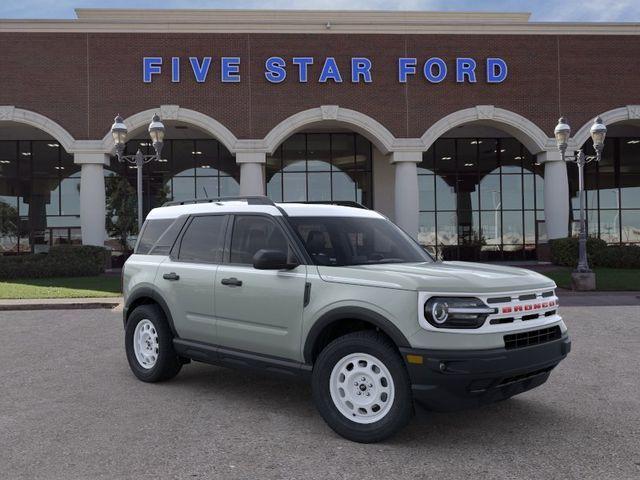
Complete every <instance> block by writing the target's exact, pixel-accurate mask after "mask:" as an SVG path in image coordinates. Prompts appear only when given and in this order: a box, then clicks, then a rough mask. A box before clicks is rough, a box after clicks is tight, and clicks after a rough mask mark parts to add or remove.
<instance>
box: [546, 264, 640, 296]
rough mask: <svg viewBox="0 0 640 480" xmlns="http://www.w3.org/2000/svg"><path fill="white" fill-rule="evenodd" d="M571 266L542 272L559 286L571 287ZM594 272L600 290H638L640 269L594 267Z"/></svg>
mask: <svg viewBox="0 0 640 480" xmlns="http://www.w3.org/2000/svg"><path fill="white" fill-rule="evenodd" d="M572 271H573V268H570V267H565V268H561V267H558V269H557V270H551V271H548V272H543V274H544V275H546V276H547V277H549V278H551V279H553V281H555V282H556V284H557V285H558V286H559V287H561V288H571V272H572ZM593 271H594V272H596V290H601V291H624V290H627V291H640V270H638V269H633V268H594V269H593Z"/></svg>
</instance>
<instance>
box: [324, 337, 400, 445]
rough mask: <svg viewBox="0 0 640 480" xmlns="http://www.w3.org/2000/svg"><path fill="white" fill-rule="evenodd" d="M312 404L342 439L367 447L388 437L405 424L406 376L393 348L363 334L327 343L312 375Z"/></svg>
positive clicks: (383, 339) (386, 343) (381, 339)
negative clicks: (363, 444) (366, 444)
mask: <svg viewBox="0 0 640 480" xmlns="http://www.w3.org/2000/svg"><path fill="white" fill-rule="evenodd" d="M312 385H313V399H314V402H315V404H316V407H317V408H318V411H319V412H320V414H321V415H322V417H323V418H324V420H325V421H326V422H327V423H328V424H329V426H330V427H331V428H332V429H333V430H335V431H336V432H337V433H338V434H340V435H342V436H343V437H345V438H347V439H349V440H353V441H356V442H362V443H371V442H378V441H381V440H384V439H385V438H388V437H390V436H391V435H393V434H394V433H396V432H397V431H398V430H400V429H401V428H402V427H404V426H405V425H406V424H407V423H408V422H409V420H410V419H411V416H412V413H413V402H412V397H411V387H410V383H409V376H408V374H407V371H406V368H405V366H404V364H403V362H402V358H401V357H400V355H399V354H398V352H397V350H396V348H395V346H394V345H393V344H392V343H391V342H390V341H389V340H388V339H387V338H386V337H385V336H384V335H382V334H379V333H376V332H372V331H363V332H355V333H351V334H348V335H345V336H343V337H340V338H338V339H336V340H334V341H333V342H331V343H330V344H329V345H328V346H327V347H326V348H325V349H324V350H322V352H321V353H320V355H319V356H318V360H317V361H316V364H315V366H314V369H313V380H312Z"/></svg>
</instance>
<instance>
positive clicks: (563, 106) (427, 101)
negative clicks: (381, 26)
mask: <svg viewBox="0 0 640 480" xmlns="http://www.w3.org/2000/svg"><path fill="white" fill-rule="evenodd" d="M0 45H2V53H1V54H0V85H1V87H2V88H0V105H15V106H16V107H19V108H23V109H26V110H32V111H35V112H38V113H40V114H42V115H44V116H46V117H48V118H50V119H52V120H54V121H56V122H58V123H59V124H60V125H62V126H63V127H64V128H65V129H67V130H68V131H69V133H71V135H73V136H74V138H75V139H77V140H82V139H99V138H102V137H103V136H104V135H105V134H106V133H107V131H108V128H109V126H110V125H111V123H112V121H113V116H114V114H115V113H120V114H122V115H123V116H125V117H127V116H130V115H133V114H134V113H136V112H140V111H143V110H147V109H149V108H154V107H157V106H159V105H162V104H178V105H180V106H181V107H186V108H189V109H192V110H195V111H198V112H202V113H204V114H206V115H209V116H211V117H213V118H215V119H216V120H218V121H220V122H221V123H222V124H224V125H225V126H226V127H227V128H229V129H230V130H231V131H232V132H233V133H234V134H235V135H236V137H238V138H240V139H245V138H262V137H264V136H265V135H266V134H267V133H268V132H269V130H270V129H271V128H273V127H274V126H275V125H276V124H278V123H279V122H280V121H282V120H283V119H285V118H287V117H288V116H290V115H292V114H294V113H296V112H299V111H302V110H305V109H308V108H312V107H317V106H319V105H340V106H341V107H346V108H350V109H353V110H356V111H359V112H362V113H364V114H367V115H369V116H371V117H373V118H374V119H376V120H377V121H379V122H380V123H381V124H383V125H384V126H385V127H386V128H387V129H389V130H390V131H391V133H393V135H394V136H396V137H399V138H402V137H409V138H415V137H419V136H421V135H422V134H423V133H424V132H425V131H426V130H427V129H428V128H429V127H430V126H431V125H432V124H433V123H434V122H436V121H437V120H439V119H440V118H442V117H444V116H445V115H447V114H449V113H452V112H454V111H457V110H460V109H463V108H468V107H473V106H475V105H483V104H491V105H495V106H496V107H501V108H504V109H506V110H510V111H513V112H515V113H518V114H520V115H522V116H524V117H526V118H528V119H529V120H531V121H532V122H534V123H535V124H536V125H538V126H539V127H540V128H542V129H543V130H544V131H545V132H546V133H547V134H548V135H549V136H552V133H553V127H554V125H555V123H556V121H557V118H558V116H559V115H560V114H563V115H566V116H568V118H569V119H570V121H571V124H572V125H573V126H574V128H576V129H577V128H579V126H581V125H583V124H584V123H585V122H587V121H589V119H590V118H591V117H593V116H594V115H595V114H597V113H600V112H604V111H607V110H610V109H613V108H616V107H621V106H624V105H629V104H638V103H640V90H639V89H638V86H637V85H638V83H637V79H638V78H639V76H640V75H639V74H640V65H639V64H638V63H637V62H635V61H634V60H633V59H635V58H637V57H638V54H640V40H639V39H638V37H636V36H622V35H621V36H615V35H600V36H598V35H589V36H587V35H450V34H441V35H434V34H423V35H417V34H384V35H375V34H349V35H346V34H331V35H322V34H275V33H274V34H262V33H250V34H241V33H233V34H222V33H220V34H218V33H215V34H212V33H202V34H196V33H188V34H187V33H162V34H160V33H158V34H150V33H144V34H132V33H120V34H117V33H28V32H3V33H0ZM271 55H278V56H282V57H283V58H285V59H286V60H288V61H290V59H291V57H293V56H312V57H314V58H315V62H316V63H315V64H314V65H313V66H312V67H310V70H309V73H310V77H309V81H308V83H306V84H300V83H298V81H297V78H296V75H294V74H295V73H296V71H294V70H293V69H292V68H291V67H292V66H289V68H288V77H287V79H286V80H285V81H284V82H283V83H281V84H272V83H269V82H268V81H267V80H266V79H265V77H264V61H265V60H266V58H268V57H269V56H271ZM144 56H162V57H164V58H165V66H164V71H163V74H162V75H161V76H158V77H155V78H154V80H153V82H152V83H150V84H145V83H143V82H142V58H143V57H144ZM172 56H179V57H181V58H182V60H183V63H182V81H181V82H180V83H172V82H171V78H170V75H169V65H168V61H169V59H170V57H172ZM189 56H196V57H203V56H212V57H213V61H212V66H211V70H210V72H209V77H208V79H207V81H206V82H205V83H200V84H198V83H196V81H195V80H194V78H193V75H192V74H191V71H190V68H189V65H188V60H187V57H189ZM221 56H239V57H241V59H242V63H241V66H240V74H241V77H242V81H241V82H240V83H221V82H220V80H219V76H220V64H219V59H220V57H221ZM327 56H334V57H336V60H337V62H338V64H339V66H340V68H341V71H342V74H343V77H344V82H343V83H341V84H335V83H333V82H331V81H329V82H328V83H326V84H321V83H318V82H317V76H318V74H319V70H320V65H319V63H320V62H321V61H323V60H324V58H325V57H327ZM354 56H364V57H368V58H370V59H371V60H372V62H373V69H372V72H373V77H374V78H373V82H372V83H370V84H365V83H357V84H353V83H351V81H350V79H349V77H348V72H349V68H348V63H349V59H350V58H351V57H354ZM432 56H439V57H442V58H443V59H445V60H446V61H447V64H448V66H449V70H450V72H449V76H448V77H447V78H446V79H445V80H444V81H443V82H442V83H440V84H437V85H434V84H429V83H428V82H427V81H426V80H425V79H424V78H423V77H422V76H421V75H420V74H417V75H415V76H414V77H413V78H410V80H409V82H408V83H407V84H401V83H399V82H398V80H397V59H398V57H416V58H418V73H420V68H421V63H422V62H424V60H426V59H427V58H429V57H432ZM461 56H464V57H473V58H475V59H477V60H478V64H479V65H478V66H479V69H478V73H479V78H478V82H477V83H476V84H468V83H465V84H457V83H456V81H455V75H454V72H453V71H452V70H453V62H454V61H455V58H456V57H461ZM490 56H491V57H501V58H504V59H505V60H506V62H507V63H508V66H509V76H508V78H507V79H506V81H505V82H503V83H500V84H487V83H486V82H484V80H483V79H482V75H483V72H484V70H483V65H482V62H484V60H485V58H486V57H490Z"/></svg>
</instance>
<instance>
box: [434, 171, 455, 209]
mask: <svg viewBox="0 0 640 480" xmlns="http://www.w3.org/2000/svg"><path fill="white" fill-rule="evenodd" d="M447 180H452V181H455V177H447V178H446V179H445V178H443V177H441V176H440V175H438V176H436V205H437V207H438V210H455V209H456V192H455V189H454V186H453V185H455V183H454V184H453V185H452V184H449V183H448V182H447Z"/></svg>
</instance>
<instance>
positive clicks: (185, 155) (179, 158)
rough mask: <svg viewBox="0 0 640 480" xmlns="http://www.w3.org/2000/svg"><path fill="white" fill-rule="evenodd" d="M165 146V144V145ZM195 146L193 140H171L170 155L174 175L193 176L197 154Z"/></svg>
mask: <svg viewBox="0 0 640 480" xmlns="http://www.w3.org/2000/svg"><path fill="white" fill-rule="evenodd" d="M165 148H166V146H165ZM198 151H199V150H196V146H195V144H194V142H193V140H173V141H172V142H171V157H172V160H173V164H172V171H173V172H174V175H175V176H178V177H183V176H191V177H192V176H194V175H195V168H194V167H195V160H194V158H195V157H196V156H198V158H199V157H200V156H201V155H197V152H198Z"/></svg>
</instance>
